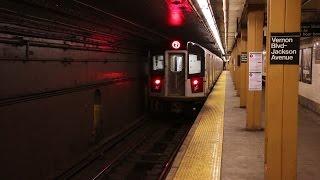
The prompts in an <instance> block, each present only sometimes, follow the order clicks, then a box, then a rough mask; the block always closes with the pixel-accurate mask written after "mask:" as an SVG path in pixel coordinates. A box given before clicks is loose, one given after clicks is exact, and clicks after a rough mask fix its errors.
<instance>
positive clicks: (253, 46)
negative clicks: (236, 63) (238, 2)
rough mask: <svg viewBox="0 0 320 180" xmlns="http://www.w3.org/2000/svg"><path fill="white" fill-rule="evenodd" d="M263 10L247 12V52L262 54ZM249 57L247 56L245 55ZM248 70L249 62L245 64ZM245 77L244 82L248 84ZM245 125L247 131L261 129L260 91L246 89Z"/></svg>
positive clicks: (257, 9) (247, 77)
mask: <svg viewBox="0 0 320 180" xmlns="http://www.w3.org/2000/svg"><path fill="white" fill-rule="evenodd" d="M263 24H264V10H263V9H259V8H256V9H255V10H249V12H248V23H247V51H248V53H249V52H262V50H263ZM247 56H248V57H249V55H248V54H247ZM247 69H249V62H248V63H247ZM248 79H249V76H248V74H247V75H246V81H247V82H249V80H248ZM246 91H247V123H246V128H247V129H248V130H259V129H261V124H260V123H261V122H260V121H261V91H256V90H254V91H249V88H247V90H246Z"/></svg>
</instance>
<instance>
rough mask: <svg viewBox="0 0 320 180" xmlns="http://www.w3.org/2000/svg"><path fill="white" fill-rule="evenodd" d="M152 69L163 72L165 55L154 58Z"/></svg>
mask: <svg viewBox="0 0 320 180" xmlns="http://www.w3.org/2000/svg"><path fill="white" fill-rule="evenodd" d="M152 64H153V65H152V67H153V68H152V69H153V70H154V71H157V70H163V68H164V61H163V55H156V56H153V57H152Z"/></svg>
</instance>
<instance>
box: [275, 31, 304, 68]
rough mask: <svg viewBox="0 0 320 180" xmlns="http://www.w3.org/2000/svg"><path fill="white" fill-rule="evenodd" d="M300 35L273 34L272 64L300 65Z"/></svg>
mask: <svg viewBox="0 0 320 180" xmlns="http://www.w3.org/2000/svg"><path fill="white" fill-rule="evenodd" d="M299 49H300V33H299V32H294V33H271V36H270V64H299Z"/></svg>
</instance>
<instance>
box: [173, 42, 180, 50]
mask: <svg viewBox="0 0 320 180" xmlns="http://www.w3.org/2000/svg"><path fill="white" fill-rule="evenodd" d="M171 46H172V48H173V49H179V48H180V46H181V44H180V42H179V41H173V42H172V43H171Z"/></svg>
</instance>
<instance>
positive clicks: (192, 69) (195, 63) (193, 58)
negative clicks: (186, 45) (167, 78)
mask: <svg viewBox="0 0 320 180" xmlns="http://www.w3.org/2000/svg"><path fill="white" fill-rule="evenodd" d="M198 73H201V59H200V58H199V57H198V56H197V55H194V54H189V74H198Z"/></svg>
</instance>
